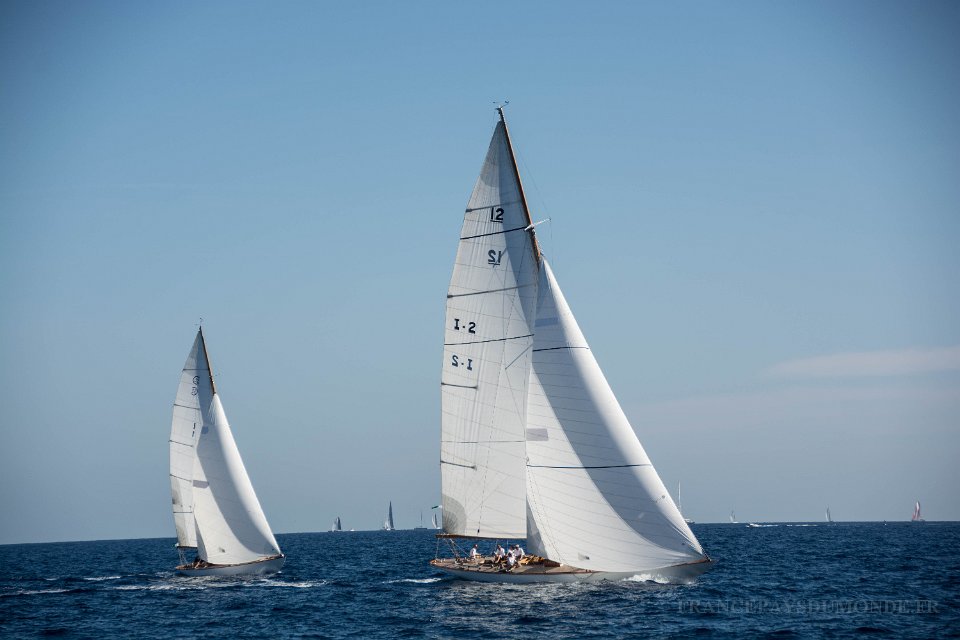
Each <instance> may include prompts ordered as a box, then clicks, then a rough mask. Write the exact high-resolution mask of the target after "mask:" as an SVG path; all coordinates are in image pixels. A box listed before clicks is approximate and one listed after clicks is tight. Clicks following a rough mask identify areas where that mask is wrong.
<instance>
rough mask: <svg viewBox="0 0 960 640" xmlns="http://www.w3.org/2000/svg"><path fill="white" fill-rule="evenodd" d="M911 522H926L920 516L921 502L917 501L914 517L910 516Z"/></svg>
mask: <svg viewBox="0 0 960 640" xmlns="http://www.w3.org/2000/svg"><path fill="white" fill-rule="evenodd" d="M910 522H924V519H923V516H921V515H920V501H919V500H917V504H916V505H914V507H913V515H912V516H910Z"/></svg>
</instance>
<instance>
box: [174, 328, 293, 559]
mask: <svg viewBox="0 0 960 640" xmlns="http://www.w3.org/2000/svg"><path fill="white" fill-rule="evenodd" d="M191 361H193V362H196V363H199V362H202V363H204V365H205V369H204V371H205V372H206V374H207V375H206V379H207V382H206V383H204V382H203V378H204V376H203V375H202V374H198V377H199V378H200V381H199V383H198V384H197V387H196V388H197V393H196V396H197V401H198V406H199V415H200V418H201V423H200V425H198V426H199V432H198V433H197V436H196V437H197V440H196V446H195V460H194V463H193V473H192V498H193V505H194V507H193V514H194V518H193V519H194V527H195V531H196V533H195V536H196V546H197V555H198V556H199V557H200V559H201V560H203V561H205V562H207V563H210V564H213V565H238V564H244V563H249V562H255V561H257V560H261V559H263V558H267V557H272V556H278V555H280V547H279V545H278V544H277V541H276V539H275V538H274V536H273V533H272V532H271V530H270V525H269V524H268V523H267V519H266V516H265V515H264V513H263V509H262V507H261V506H260V502H259V500H257V496H256V493H255V492H254V490H253V485H252V484H251V482H250V477H249V476H248V475H247V470H246V468H245V467H244V465H243V460H242V459H241V458H240V452H239V450H238V449H237V444H236V441H235V440H234V438H233V433H232V432H231V430H230V425H229V423H228V422H227V417H226V414H225V413H224V410H223V405H222V404H221V402H220V396H219V394H218V393H217V390H216V385H215V383H214V381H213V373H212V371H211V368H210V359H209V357H208V354H207V350H206V344H205V342H204V338H203V333H202V330H201V331H198V333H197V340H196V341H195V342H194V349H193V351H191V355H190V356H188V358H187V365H188V366H189V365H190V363H191ZM185 370H186V367H185ZM191 394H192V390H191ZM178 397H179V395H178Z"/></svg>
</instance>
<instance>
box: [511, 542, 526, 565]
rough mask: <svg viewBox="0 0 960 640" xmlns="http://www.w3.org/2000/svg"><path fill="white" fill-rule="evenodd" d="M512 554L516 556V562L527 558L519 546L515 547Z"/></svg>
mask: <svg viewBox="0 0 960 640" xmlns="http://www.w3.org/2000/svg"><path fill="white" fill-rule="evenodd" d="M513 553H514V555H516V556H517V561H520V560H523V559H524V558H525V557H526V556H527V554H526V553H524V552H523V547H521V546H520V545H519V544H518V545H517V546H516V548H515V550H514V552H513Z"/></svg>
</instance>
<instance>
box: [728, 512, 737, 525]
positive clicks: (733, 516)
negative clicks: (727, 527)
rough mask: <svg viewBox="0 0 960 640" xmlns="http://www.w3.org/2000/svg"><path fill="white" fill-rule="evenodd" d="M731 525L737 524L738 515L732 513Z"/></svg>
mask: <svg viewBox="0 0 960 640" xmlns="http://www.w3.org/2000/svg"><path fill="white" fill-rule="evenodd" d="M730 524H737V514H735V513H734V512H733V511H731V512H730Z"/></svg>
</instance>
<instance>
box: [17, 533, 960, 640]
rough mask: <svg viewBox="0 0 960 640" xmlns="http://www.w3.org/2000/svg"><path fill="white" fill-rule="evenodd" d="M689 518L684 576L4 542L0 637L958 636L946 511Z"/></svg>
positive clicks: (300, 541) (301, 540) (376, 549)
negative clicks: (556, 575) (258, 561)
mask: <svg viewBox="0 0 960 640" xmlns="http://www.w3.org/2000/svg"><path fill="white" fill-rule="evenodd" d="M693 529H694V532H695V533H696V534H697V536H698V538H699V539H700V541H701V542H702V544H703V545H704V547H705V548H706V549H707V550H708V552H709V553H710V554H711V556H712V557H714V558H715V559H716V560H717V561H718V564H717V567H716V568H715V569H714V570H713V571H711V572H709V573H707V574H706V575H704V576H703V577H701V578H700V579H699V580H698V581H697V582H696V583H694V584H690V585H662V584H656V583H653V582H648V581H644V580H642V579H641V578H636V579H633V580H624V581H619V582H607V583H599V584H566V585H564V584H555V585H490V584H481V583H470V582H463V581H459V580H454V579H450V578H446V577H443V575H442V574H439V573H437V572H435V571H434V570H433V569H431V568H430V567H429V566H428V565H427V562H428V561H429V560H430V559H431V558H433V557H434V554H435V551H436V549H437V542H436V540H435V538H434V536H433V532H432V531H426V530H416V531H394V532H381V531H376V532H372V531H371V532H341V533H303V534H286V535H279V536H277V538H278V540H279V542H280V545H281V547H282V548H283V550H284V552H285V553H286V554H287V563H286V566H285V567H284V569H283V571H282V572H281V573H279V574H276V575H273V576H270V577H265V578H248V579H242V578H185V577H179V576H177V575H175V574H174V572H173V571H172V570H171V569H172V567H173V565H174V564H175V563H176V561H177V554H176V552H175V550H174V548H173V539H172V538H169V539H152V540H116V541H102V542H72V543H55V544H23V545H5V546H0V567H2V569H0V637H3V638H20V637H24V638H29V637H47V636H56V637H63V638H93V637H96V638H128V637H140V638H178V637H182V638H190V637H197V638H259V637H271V638H284V637H303V638H402V637H410V638H421V637H422V638H529V637H543V638H607V637H665V638H685V637H689V636H694V635H696V636H701V637H708V638H709V637H721V638H740V637H761V636H768V635H769V636H776V637H786V638H789V637H802V638H819V637H825V638H846V637H851V638H853V637H873V636H890V637H916V638H936V637H946V636H951V635H952V636H958V635H960V552H958V547H960V544H958V543H960V523H935V522H929V523H925V524H920V525H911V524H909V523H891V524H889V525H883V524H880V523H839V524H837V525H834V526H826V525H824V524H811V525H809V526H797V525H786V524H781V525H778V526H768V527H760V528H751V527H747V526H745V525H725V524H706V525H699V524H698V525H693ZM444 544H446V543H445V542H444Z"/></svg>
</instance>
